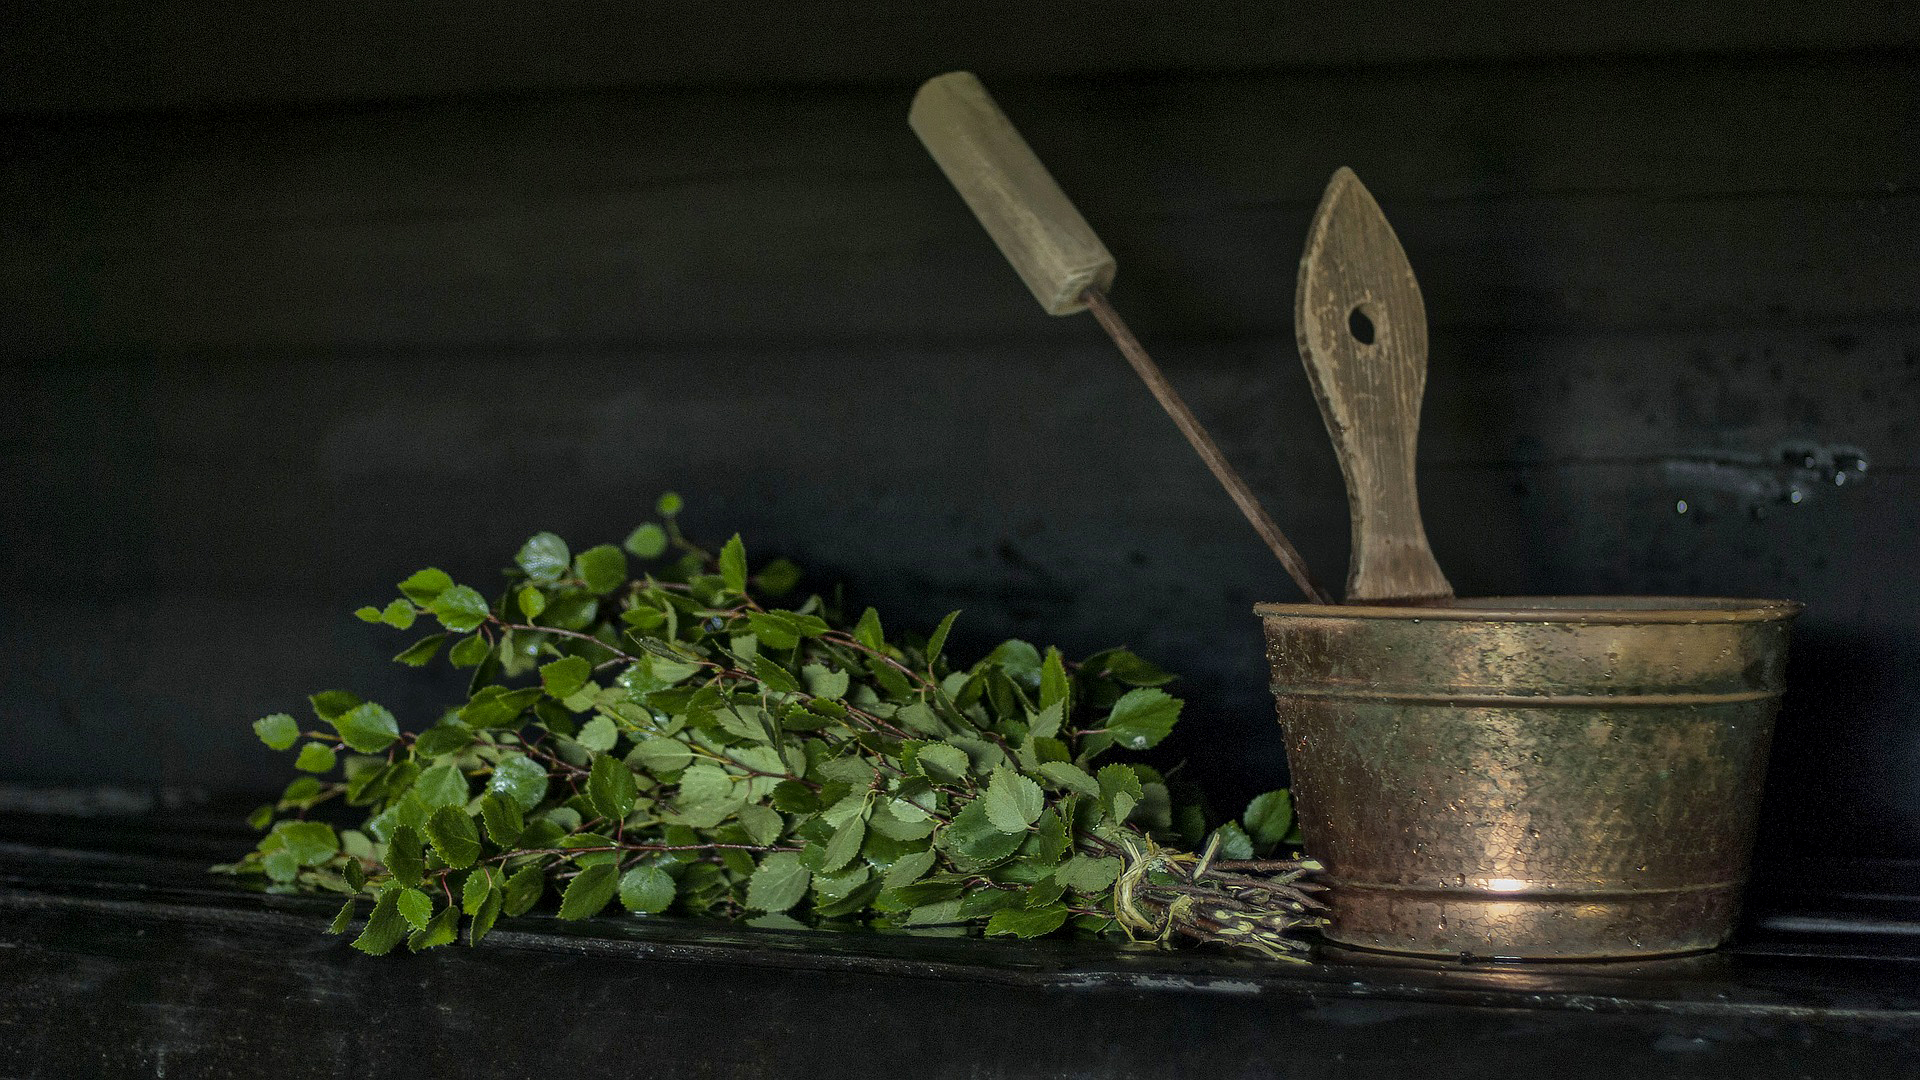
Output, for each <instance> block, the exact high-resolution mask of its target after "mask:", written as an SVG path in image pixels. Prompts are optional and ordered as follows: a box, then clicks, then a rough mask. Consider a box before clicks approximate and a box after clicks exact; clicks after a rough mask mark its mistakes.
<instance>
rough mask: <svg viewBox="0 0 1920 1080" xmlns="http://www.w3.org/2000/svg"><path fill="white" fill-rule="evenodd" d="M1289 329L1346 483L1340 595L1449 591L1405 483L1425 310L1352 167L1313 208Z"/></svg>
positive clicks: (1402, 596)
mask: <svg viewBox="0 0 1920 1080" xmlns="http://www.w3.org/2000/svg"><path fill="white" fill-rule="evenodd" d="M1294 329H1295V333H1296V334H1297V335H1298V336H1299V342H1300V359H1301V360H1302V361H1303V362H1304V363H1305V364H1306V367H1307V378H1308V380H1309V381H1310V382H1311V383H1312V385H1313V393H1314V397H1315V398H1316V399H1317V400H1318V401H1319V403H1320V416H1321V418H1322V419H1324V420H1325V421H1326V423H1327V433H1328V434H1329V435H1331V436H1332V437H1333V447H1334V452H1335V454H1336V455H1337V456H1338V457H1339V459H1340V472H1341V474H1342V475H1343V476H1344V477H1345V478H1346V481H1347V506H1348V511H1349V515H1350V517H1351V518H1352V522H1353V556H1352V560H1351V561H1350V562H1349V564H1348V573H1347V602H1348V603H1356V602H1362V601H1366V602H1374V603H1380V602H1394V601H1419V600H1431V599H1438V598H1442V597H1448V596H1452V595H1453V586H1452V585H1450V584H1448V583H1447V579H1446V576H1445V575H1444V574H1442V573H1441V572H1440V566H1439V564H1438V563H1436V562H1435V561H1434V558H1433V551H1432V549H1431V548H1429V547H1428V545H1427V532H1426V528H1425V527H1424V526H1423V525H1422V524H1421V521H1420V500H1419V496H1418V494H1417V493H1416V490H1415V486H1414V444H1415V443H1416V441H1417V440H1418V437H1419V434H1420V397H1421V395H1422V394H1423V393H1424V392H1425V390H1426V383H1427V310H1426V305H1425V304H1424V303H1423V302H1422V301H1421V299H1420V285H1419V283H1418V282H1417V281H1415V280H1414V276H1413V268H1412V267H1411V266H1410V265H1408V263H1407V255H1406V252H1405V251H1404V250H1403V249H1402V248H1401V247H1400V240H1399V238H1398V237H1396V236H1395V235H1394V234H1393V227H1392V226H1391V225H1388V224H1387V219H1386V216H1385V215H1384V214H1382V213H1381V212H1380V205H1379V204H1378V203H1376V202H1374V200H1373V195H1372V194H1370V193H1369V192H1368V191H1367V189H1366V188H1365V187H1364V186H1362V185H1361V183H1360V180H1359V178H1358V177H1356V176H1354V175H1353V172H1352V170H1350V169H1346V168H1342V169H1341V170H1340V171H1339V172H1337V173H1335V174H1334V175H1333V180H1332V181H1331V182H1329V183H1328V184H1327V192H1326V195H1325V196H1324V197H1323V198H1322V199H1321V200H1320V209H1319V210H1318V211H1317V212H1316V213H1315V214H1314V219H1313V228H1312V230H1311V231H1310V232H1309V234H1308V237H1307V248H1306V253H1305V254H1304V255H1303V256H1301V259H1300V284H1299V289H1298V292H1297V293H1296V294H1295V297H1294Z"/></svg>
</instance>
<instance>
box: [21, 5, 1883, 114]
mask: <svg viewBox="0 0 1920 1080" xmlns="http://www.w3.org/2000/svg"><path fill="white" fill-rule="evenodd" d="M0 35H3V38H0V39H3V40H5V41H6V43H7V63H6V64H5V65H3V66H0V111H77V110H116V109H119V110H126V109H131V110H147V111H151V110H165V109H195V108H218V107H232V106H236V105H241V106H260V105H264V104H272V103H319V102H334V101H370V100H383V99H391V98H420V97H429V96H450V95H487V94H493V93H499V92H530V91H540V90H550V89H561V88H581V87H601V86H612V85H660V84H670V85H709V86H711V85H749V86H760V85H766V84H770V83H774V84H805V85H817V84H822V83H858V84H892V85H896V86H912V85H915V84H917V83H918V82H919V81H920V80H922V79H925V78H927V77H929V76H932V75H935V74H938V73H940V72H943V71H948V70H952V69H956V68H971V69H973V70H977V71H979V72H980V73H981V74H982V75H984V76H988V77H990V78H997V79H1006V78H1017V77H1022V76H1032V75H1053V74H1061V73H1069V74H1074V75H1102V74H1115V73H1150V74H1158V73H1163V72H1169V71H1176V72H1177V71H1202V72H1223V71H1224V72H1234V71H1244V70H1248V69H1274V68H1289V67H1308V68H1320V67H1342V66H1356V65H1359V66H1366V65H1396V64H1418V63H1459V62H1466V61H1488V60H1497V61H1507V60H1514V59H1546V60H1560V59H1565V58H1569V57H1580V56H1596V55H1598V56H1620V55H1650V54H1674V53H1680V54H1715V53H1729V52H1731V53H1783V54H1805V53H1808V52H1820V51H1829V50H1884V49H1898V48H1903V47H1911V46H1913V45H1915V44H1916V43H1920V30H1917V29H1916V25H1915V23H1914V21H1913V19H1912V18H1911V12H1909V11H1906V10H1905V9H1904V8H1903V7H1902V6H1901V5H1899V4H1888V3H1884V2H1881V0H1776V2H1773V3H1768V4H1762V5H1756V4H1751V3H1742V2H1737V0H1695V2H1691V3H1685V4H1672V5H1657V6H1653V7H1647V6H1644V5H1618V4H1589V5H1579V6H1571V5H1559V6H1549V7H1541V6H1539V5H1526V4H1518V3H1513V2H1512V0H1471V2H1465V3H1456V4H1446V5H1435V4H1430V3H1419V2H1415V0H1390V2H1386V3H1375V4H1368V5H1340V4H1324V3H1323V4H1309V5H1288V6H1285V7H1272V6H1266V5H1235V4H1205V5H1186V6H1178V5H1168V4H1166V3H1164V2H1161V0H1105V2H1103V3H1101V4H1098V5H1091V4H1033V3H1010V2H1007V0H986V2H980V0H922V2H920V3H916V4H911V5H889V4H879V3H857V4H831V5H810V6H809V7H807V8H806V9H805V10H804V12H803V11H799V10H796V9H795V8H794V7H793V6H792V5H790V4H779V3H774V2H771V0H748V2H745V3H730V4H726V5H722V6H713V7H707V6H699V5H691V6H679V7H674V6H662V5H652V4H640V5H636V4H631V3H619V2H612V0H586V2H579V3H572V4H566V5H553V4H534V3H529V2H525V0H513V2H504V3H489V4H471V3H458V2H453V0H404V2H386V3H382V2H376V0H353V2H348V3H336V4H331V5H328V6H326V7H325V8H324V9H321V8H315V7H311V6H305V5H297V4H295V5H263V6H256V7H251V8H248V9H245V10H242V11H236V10H234V9H233V7H232V6H231V5H228V4H223V3H219V2H217V0H155V2H152V3H146V4H132V3H125V2H121V0H84V2H74V3H64V4H52V5H42V4H16V5H10V6H9V7H8V8H7V9H6V13H5V15H4V16H0Z"/></svg>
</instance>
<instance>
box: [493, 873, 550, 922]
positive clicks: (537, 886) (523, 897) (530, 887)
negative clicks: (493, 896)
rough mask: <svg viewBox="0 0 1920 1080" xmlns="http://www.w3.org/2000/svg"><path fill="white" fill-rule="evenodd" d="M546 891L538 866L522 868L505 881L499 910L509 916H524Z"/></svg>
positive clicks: (542, 875)
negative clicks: (502, 899)
mask: <svg viewBox="0 0 1920 1080" xmlns="http://www.w3.org/2000/svg"><path fill="white" fill-rule="evenodd" d="M546 891H547V878H546V875H545V874H544V873H542V872H541V870H540V868H539V867H538V866H523V867H521V868H520V869H518V870H516V871H514V874H513V876H512V877H510V878H508V879H507V887H506V889H505V890H504V892H505V896H506V898H505V900H504V901H503V903H502V905H501V908H500V910H501V911H502V912H503V913H505V914H507V915H509V916H516V917H517V916H520V915H525V914H526V913H527V912H529V911H531V910H533V905H535V904H537V903H539V902H540V896H541V894H542V893H545V892H546Z"/></svg>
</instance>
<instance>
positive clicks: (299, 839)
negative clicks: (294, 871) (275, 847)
mask: <svg viewBox="0 0 1920 1080" xmlns="http://www.w3.org/2000/svg"><path fill="white" fill-rule="evenodd" d="M273 835H275V836H277V837H279V838H280V844H281V847H282V850H284V851H286V853H287V854H288V855H291V856H292V857H293V859H294V861H295V862H296V863H298V864H299V865H301V866H319V865H320V864H321V863H323V862H326V861H327V860H328V859H331V858H333V857H334V856H335V855H338V854H339V853H340V837H339V836H338V835H337V834H336V833H335V832H334V831H333V826H331V825H328V824H327V823H326V822H324V821H283V822H281V823H280V824H279V825H278V826H277V827H275V829H274V830H273Z"/></svg>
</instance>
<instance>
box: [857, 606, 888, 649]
mask: <svg viewBox="0 0 1920 1080" xmlns="http://www.w3.org/2000/svg"><path fill="white" fill-rule="evenodd" d="M853 640H855V641H857V642H859V643H860V644H862V645H865V646H866V647H867V648H869V649H872V650H873V651H874V652H882V651H885V649H886V647H887V638H886V635H885V634H884V633H883V632H882V631H881V629H880V613H879V612H877V611H875V610H873V609H872V608H868V609H867V610H866V611H864V612H862V613H861V615H860V621H859V622H858V623H855V624H854V627H853Z"/></svg>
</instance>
